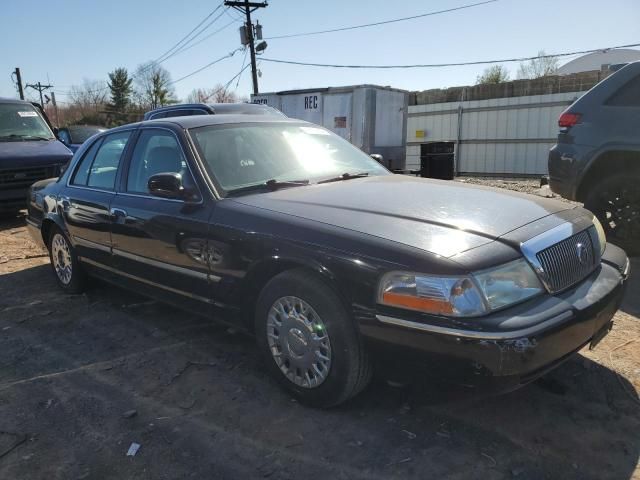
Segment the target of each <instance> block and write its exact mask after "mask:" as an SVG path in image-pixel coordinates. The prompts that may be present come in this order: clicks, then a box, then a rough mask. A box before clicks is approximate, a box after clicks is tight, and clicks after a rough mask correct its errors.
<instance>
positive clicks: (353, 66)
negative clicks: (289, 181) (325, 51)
mask: <svg viewBox="0 0 640 480" xmlns="http://www.w3.org/2000/svg"><path fill="white" fill-rule="evenodd" d="M638 46H640V43H633V44H630V45H618V46H615V47H606V48H595V49H592V50H580V51H575V52H566V53H553V54H548V55H536V56H534V57H520V58H503V59H500V60H478V61H472V62H456V63H431V64H413V65H344V64H330V63H308V62H296V61H293V60H281V59H275V58H262V59H261V60H262V61H263V62H272V63H285V64H289V65H300V66H307V67H328V68H385V69H391V68H441V67H460V66H465V65H486V64H491V63H510V62H526V61H529V60H538V59H541V58H553V57H567V56H570V55H583V54H587V53H595V52H604V51H607V50H615V49H618V48H630V47H638Z"/></svg>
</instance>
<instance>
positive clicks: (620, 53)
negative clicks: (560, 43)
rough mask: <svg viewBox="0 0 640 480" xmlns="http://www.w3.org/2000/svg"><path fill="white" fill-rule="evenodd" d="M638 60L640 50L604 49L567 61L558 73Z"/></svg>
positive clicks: (578, 71) (582, 70)
mask: <svg viewBox="0 0 640 480" xmlns="http://www.w3.org/2000/svg"><path fill="white" fill-rule="evenodd" d="M638 60H640V50H633V49H631V48H618V49H614V50H603V51H601V52H594V53H588V54H587V55H583V56H581V57H578V58H576V59H574V60H571V61H570V62H567V63H565V64H564V65H562V66H561V67H560V68H559V69H558V74H559V75H568V74H571V73H580V72H588V71H591V70H601V69H602V67H603V66H608V65H618V64H621V63H630V62H637V61H638Z"/></svg>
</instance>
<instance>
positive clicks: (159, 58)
mask: <svg viewBox="0 0 640 480" xmlns="http://www.w3.org/2000/svg"><path fill="white" fill-rule="evenodd" d="M222 6H223V3H220V4H219V5H218V6H217V7H216V8H214V9H213V10H212V11H211V12H210V13H209V14H208V15H207V16H206V17H204V18H203V19H202V20H201V21H200V23H198V24H197V25H196V26H195V27H193V29H191V31H190V32H189V33H187V34H186V35H185V36H184V37H182V38H181V39H180V41H178V42H177V43H176V44H174V45H173V47H171V48H170V49H169V50H167V51H166V52H164V53H163V54H162V55H160V56H159V57H158V58H156V59H155V60H154V62H161V61H163V60H164V57H165V56H167V55H168V54H170V52H173V51H174V50H175V49H177V48H179V47H180V46H182V43H183V42H184V41H185V40H186V39H187V38H189V37H190V36H191V34H192V33H193V32H195V31H196V30H197V29H198V28H200V26H201V25H202V24H203V23H204V22H206V21H207V20H208V19H209V18H211V17H212V16H213V14H215V13H216V12H217V11H218V10H220V8H222ZM218 18H219V17H216V20H217V19H218Z"/></svg>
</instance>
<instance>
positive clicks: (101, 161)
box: [87, 132, 131, 190]
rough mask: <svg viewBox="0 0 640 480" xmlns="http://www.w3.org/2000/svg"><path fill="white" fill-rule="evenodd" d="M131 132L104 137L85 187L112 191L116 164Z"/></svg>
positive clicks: (116, 168) (116, 170)
mask: <svg viewBox="0 0 640 480" xmlns="http://www.w3.org/2000/svg"><path fill="white" fill-rule="evenodd" d="M130 135H131V132H118V133H114V134H111V135H107V136H106V137H104V140H103V141H102V144H101V145H100V148H99V149H98V152H97V153H96V155H95V158H94V159H93V163H92V164H91V168H90V169H89V177H88V179H87V186H88V187H94V188H101V189H105V190H113V188H114V187H115V183H116V173H117V172H118V164H119V163H120V157H121V156H122V152H124V148H125V147H126V146H127V141H128V140H129V136H130Z"/></svg>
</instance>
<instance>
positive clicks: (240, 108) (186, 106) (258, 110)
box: [144, 102, 284, 120]
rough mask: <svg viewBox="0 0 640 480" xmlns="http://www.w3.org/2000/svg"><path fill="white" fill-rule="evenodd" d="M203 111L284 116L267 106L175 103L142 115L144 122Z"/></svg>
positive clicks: (253, 104)
mask: <svg viewBox="0 0 640 480" xmlns="http://www.w3.org/2000/svg"><path fill="white" fill-rule="evenodd" d="M195 109H200V110H205V111H206V112H208V113H209V114H218V115H220V114H225V115H228V114H234V113H241V114H245V115H256V114H258V115H269V114H274V115H284V114H282V113H281V112H280V111H278V110H276V109H274V108H273V107H269V106H267V105H261V104H255V103H240V102H238V103H176V104H174V105H167V106H165V107H158V108H156V109H154V110H149V111H148V112H146V113H145V114H144V118H145V120H146V119H148V118H149V117H150V116H151V115H158V114H160V113H164V112H172V111H175V110H195Z"/></svg>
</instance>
